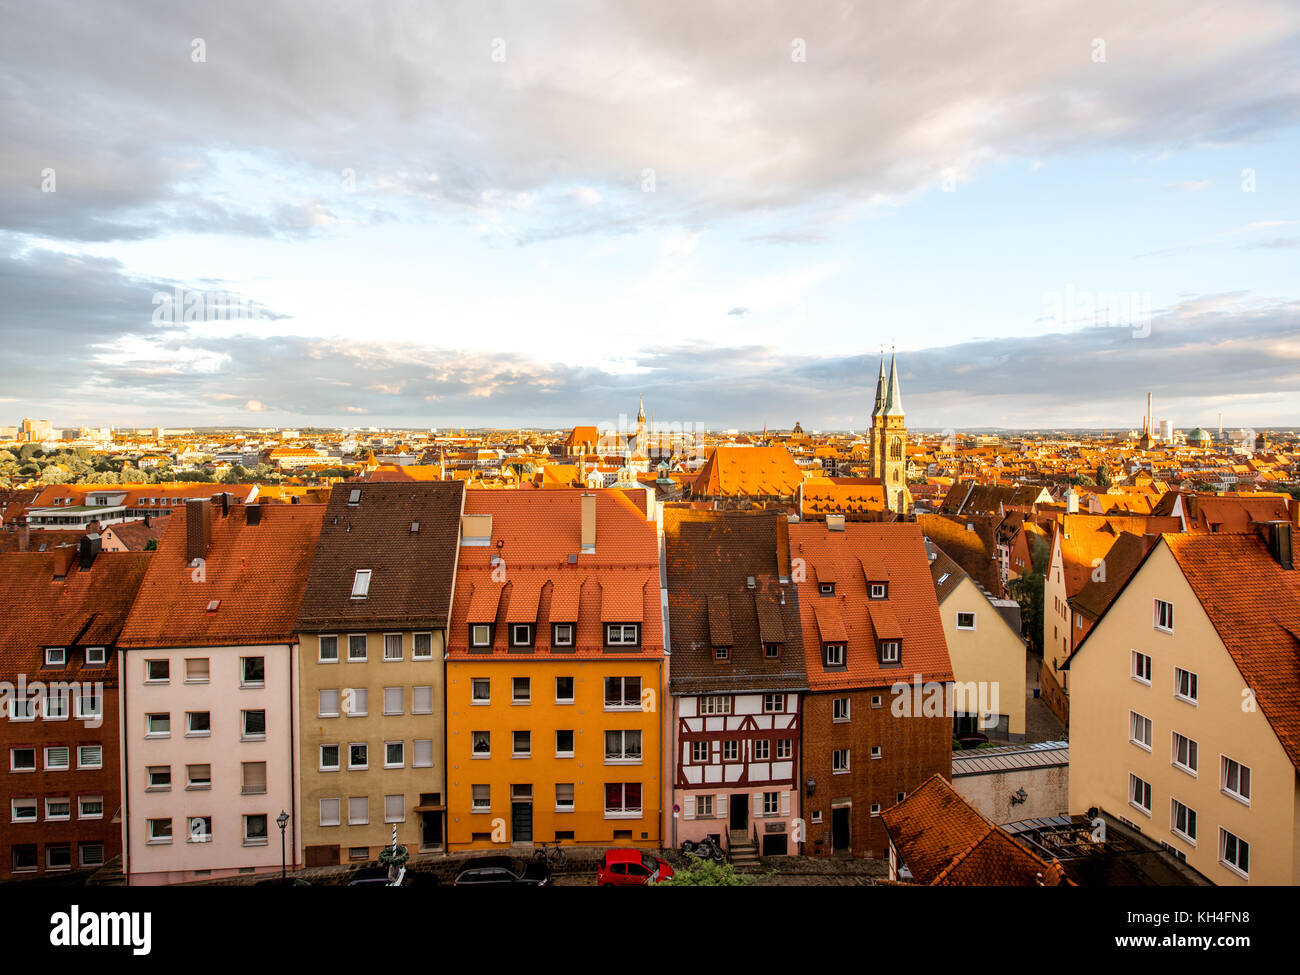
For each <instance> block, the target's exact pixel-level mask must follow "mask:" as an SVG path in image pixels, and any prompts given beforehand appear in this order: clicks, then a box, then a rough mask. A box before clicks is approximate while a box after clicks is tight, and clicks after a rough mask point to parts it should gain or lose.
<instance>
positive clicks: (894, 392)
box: [880, 352, 903, 416]
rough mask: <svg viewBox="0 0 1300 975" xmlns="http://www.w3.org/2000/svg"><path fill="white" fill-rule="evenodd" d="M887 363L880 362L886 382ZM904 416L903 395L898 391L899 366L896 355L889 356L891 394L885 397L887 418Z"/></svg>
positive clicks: (882, 378) (882, 377) (881, 373)
mask: <svg viewBox="0 0 1300 975" xmlns="http://www.w3.org/2000/svg"><path fill="white" fill-rule="evenodd" d="M884 369H885V363H884V360H883V359H882V360H881V362H880V370H881V372H880V376H881V380H882V381H883V380H884V375H885V373H884ZM902 415H903V394H902V393H900V392H899V391H898V365H897V363H896V362H895V359H894V354H893V353H892V352H891V353H890V355H889V393H888V394H887V395H886V397H885V416H902Z"/></svg>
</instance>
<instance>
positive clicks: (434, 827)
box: [420, 812, 442, 850]
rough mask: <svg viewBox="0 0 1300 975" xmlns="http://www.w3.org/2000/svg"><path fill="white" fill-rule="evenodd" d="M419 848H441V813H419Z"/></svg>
mask: <svg viewBox="0 0 1300 975" xmlns="http://www.w3.org/2000/svg"><path fill="white" fill-rule="evenodd" d="M420 849H422V850H441V849H442V813H440V812H426V813H420Z"/></svg>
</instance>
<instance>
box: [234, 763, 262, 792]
mask: <svg viewBox="0 0 1300 975" xmlns="http://www.w3.org/2000/svg"><path fill="white" fill-rule="evenodd" d="M240 766H241V768H240V783H239V794H240V795H244V796H255V795H260V794H262V793H264V792H265V791H266V763H265V762H241V763H240Z"/></svg>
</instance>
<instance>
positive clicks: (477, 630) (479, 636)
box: [469, 623, 492, 647]
mask: <svg viewBox="0 0 1300 975" xmlns="http://www.w3.org/2000/svg"><path fill="white" fill-rule="evenodd" d="M469 645H470V646H471V647H490V646H492V624H491V623H472V624H470V628H469Z"/></svg>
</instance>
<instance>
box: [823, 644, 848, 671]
mask: <svg viewBox="0 0 1300 975" xmlns="http://www.w3.org/2000/svg"><path fill="white" fill-rule="evenodd" d="M823 650H824V651H825V654H824V659H825V661H826V666H827V667H843V666H844V650H845V646H844V644H843V643H827V644H824V646H823Z"/></svg>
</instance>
